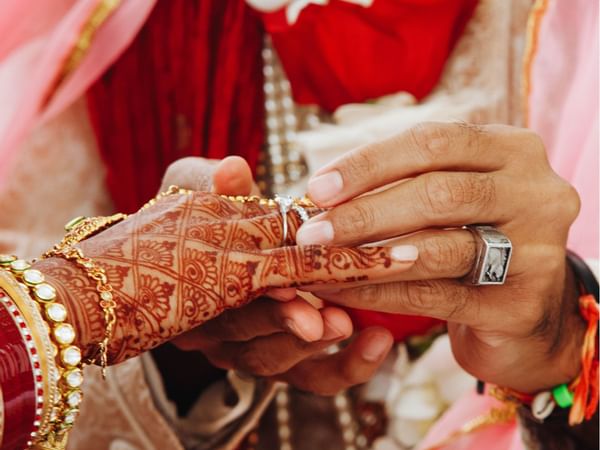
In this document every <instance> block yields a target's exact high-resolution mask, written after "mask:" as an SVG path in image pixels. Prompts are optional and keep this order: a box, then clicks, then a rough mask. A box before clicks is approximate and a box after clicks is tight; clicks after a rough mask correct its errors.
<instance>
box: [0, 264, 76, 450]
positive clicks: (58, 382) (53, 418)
mask: <svg viewBox="0 0 600 450" xmlns="http://www.w3.org/2000/svg"><path fill="white" fill-rule="evenodd" d="M11 258H14V257H11V256H6V255H2V256H0V265H1V266H2V267H3V268H4V269H5V270H4V271H3V272H4V273H5V274H6V273H7V272H9V273H11V274H12V275H13V276H14V277H15V279H16V280H18V281H19V282H20V283H19V284H17V287H19V288H21V295H20V296H19V295H18V294H19V291H17V290H16V289H15V286H14V285H13V286H11V285H10V283H6V282H4V283H3V287H5V290H6V291H7V293H8V294H9V295H11V294H12V295H14V297H13V299H17V301H21V304H20V305H19V306H20V311H21V312H22V313H23V315H24V317H25V318H27V317H28V315H27V312H28V311H29V313H31V312H32V311H33V310H34V308H27V307H26V305H27V304H35V305H36V306H37V309H38V311H39V312H41V314H42V315H43V317H44V318H45V322H42V323H43V325H42V327H43V328H44V329H45V331H46V332H47V333H44V334H47V335H48V336H49V340H50V342H47V341H46V342H47V345H46V348H47V349H48V350H47V351H46V352H45V354H46V355H48V354H50V355H51V358H50V360H54V362H55V364H56V366H55V370H56V374H57V376H56V377H55V378H52V377H51V376H50V377H49V379H50V380H52V381H53V383H51V384H53V385H54V386H55V388H56V391H55V392H53V391H52V390H51V389H49V391H48V392H49V394H48V397H47V398H48V400H49V401H48V402H47V403H48V407H49V408H50V411H49V414H48V415H47V416H46V414H44V416H41V417H40V431H39V433H38V435H37V436H34V437H35V438H36V445H37V446H40V447H42V448H59V449H62V448H64V447H65V446H66V440H67V433H68V431H69V430H70V428H71V427H72V426H73V423H74V422H75V419H76V417H77V414H78V413H79V404H80V403H81V400H82V397H83V394H82V391H81V389H80V387H81V384H82V383H83V370H82V369H83V367H82V359H81V350H80V349H79V347H77V346H76V345H73V342H75V340H76V334H75V329H74V328H73V326H72V325H71V324H69V323H68V322H67V309H66V307H65V306H64V305H63V304H62V303H59V302H57V301H56V298H57V295H56V289H55V288H54V287H53V286H52V285H50V284H49V283H47V282H46V280H45V277H44V274H42V273H41V272H40V271H39V270H36V269H32V268H31V264H30V263H29V262H27V261H25V260H22V259H16V258H14V259H13V260H12V261H11V262H8V261H9V260H10V259H11ZM4 278H5V279H6V277H4ZM25 288H26V289H28V291H29V295H27V296H23V295H22V294H24V293H25V292H24V290H25ZM42 345H43V344H42ZM38 348H44V347H43V346H41V347H38ZM38 353H40V352H38ZM49 374H50V375H51V374H52V370H51V369H50V368H49V367H48V364H46V375H47V376H48V375H49Z"/></svg>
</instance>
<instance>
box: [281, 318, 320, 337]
mask: <svg viewBox="0 0 600 450" xmlns="http://www.w3.org/2000/svg"><path fill="white" fill-rule="evenodd" d="M283 325H284V327H285V328H287V329H288V330H289V331H290V332H291V333H293V334H295V335H296V336H297V337H299V338H300V339H302V340H303V341H306V342H311V341H314V339H311V338H310V337H309V336H308V335H307V334H306V333H305V332H304V330H303V329H302V327H301V326H299V325H298V324H297V323H296V322H295V321H293V320H292V319H283Z"/></svg>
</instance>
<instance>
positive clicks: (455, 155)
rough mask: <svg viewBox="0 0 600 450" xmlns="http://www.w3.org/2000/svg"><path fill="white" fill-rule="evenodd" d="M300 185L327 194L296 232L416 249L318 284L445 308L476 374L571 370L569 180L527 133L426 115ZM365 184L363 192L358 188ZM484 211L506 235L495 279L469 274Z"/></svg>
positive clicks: (539, 380)
mask: <svg viewBox="0 0 600 450" xmlns="http://www.w3.org/2000/svg"><path fill="white" fill-rule="evenodd" d="M308 191H309V195H310V197H311V199H312V200H313V201H314V202H315V203H316V204H317V205H319V206H321V207H327V208H332V209H330V210H328V211H327V212H325V213H323V214H321V215H319V216H317V217H315V218H313V219H312V220H311V221H309V222H307V223H306V224H304V225H303V226H302V228H301V229H300V230H299V231H298V234H297V242H298V243H299V244H303V245H306V244H316V243H319V244H327V245H357V244H363V243H367V242H376V241H380V240H383V239H391V238H393V239H395V240H394V242H396V243H403V244H412V245H415V246H417V247H418V248H419V259H418V261H417V263H416V264H415V265H414V266H413V267H412V268H411V269H409V270H408V271H406V272H404V273H403V274H401V275H400V276H399V277H395V278H394V279H393V280H392V279H390V280H388V281H389V282H388V283H383V284H372V285H370V286H363V287H358V288H353V289H344V290H341V291H337V292H332V291H331V290H325V291H322V290H320V289H319V288H317V289H316V290H317V292H318V295H319V296H320V297H321V298H323V299H326V300H328V301H330V302H334V303H337V304H339V305H346V306H351V307H359V308H368V309H372V310H377V311H384V312H391V313H404V314H414V315H426V316H430V317H436V318H440V319H444V320H447V321H448V333H449V335H450V339H451V343H452V350H453V352H454V356H455V357H456V359H457V361H458V362H459V363H460V365H461V366H462V367H463V368H464V369H465V370H467V371H468V372H470V373H471V374H472V375H474V376H475V377H477V378H479V379H481V380H484V381H487V382H491V383H495V384H498V385H500V386H505V387H509V388H512V389H515V390H517V391H521V392H537V391H540V390H544V389H547V388H550V387H553V386H556V385H558V384H562V383H568V382H570V381H572V380H573V379H574V378H575V377H576V376H577V374H578V373H579V371H580V349H581V346H582V343H583V334H584V332H585V323H584V321H583V319H582V318H581V316H580V315H579V311H578V304H577V296H578V293H577V289H576V286H575V283H574V281H573V275H572V273H571V271H570V269H569V268H568V266H567V265H566V261H565V257H566V243H567V235H568V232H569V228H570V226H571V224H572V223H573V221H574V220H575V218H576V217H577V214H578V211H579V197H578V195H577V193H576V191H575V190H574V189H573V188H572V187H571V186H570V185H569V184H568V183H567V182H565V181H564V180H562V179H561V178H560V177H558V175H556V174H555V173H554V172H553V170H552V169H551V167H550V165H549V163H548V160H547V157H546V152H545V148H544V145H543V143H542V142H541V140H540V138H539V137H537V136H536V135H535V134H534V133H532V132H530V131H528V130H524V129H519V128H512V127H507V126H498V125H490V126H472V125H466V124H438V123H429V124H423V125H419V126H417V127H415V128H413V129H410V130H408V131H406V132H404V133H401V134H399V135H397V136H395V137H392V138H390V139H387V140H384V141H380V142H376V143H373V144H371V145H367V146H365V147H362V148H359V149H357V150H355V151H353V152H350V153H349V154H347V155H345V156H343V157H341V158H340V159H338V160H336V161H334V162H332V163H331V164H329V165H328V166H327V167H324V168H322V169H321V170H319V171H318V172H317V173H316V174H315V175H314V176H313V178H312V179H311V180H310V181H309V184H308ZM365 193H370V195H362V194H365ZM468 224H492V225H494V226H495V227H497V228H498V229H499V230H501V231H502V232H503V233H505V234H506V235H507V236H508V237H509V238H510V240H511V241H512V244H513V246H514V250H513V254H512V260H511V264H510V269H509V271H508V278H507V280H506V283H505V284H504V285H502V286H478V287H477V286H476V287H474V286H469V285H467V284H466V283H465V282H464V279H463V277H465V276H466V275H467V274H468V273H469V271H470V270H471V268H472V267H473V265H474V262H475V254H476V242H475V239H474V237H473V235H472V234H471V233H470V232H469V231H467V230H464V229H462V228H461V227H462V226H463V225H468Z"/></svg>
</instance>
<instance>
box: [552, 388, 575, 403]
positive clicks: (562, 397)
mask: <svg viewBox="0 0 600 450" xmlns="http://www.w3.org/2000/svg"><path fill="white" fill-rule="evenodd" d="M552 397H554V401H555V402H556V404H557V405H558V406H560V407H561V408H569V407H570V406H571V405H573V393H572V392H571V391H569V388H568V386H567V385H566V384H561V385H559V386H556V387H555V388H554V389H552Z"/></svg>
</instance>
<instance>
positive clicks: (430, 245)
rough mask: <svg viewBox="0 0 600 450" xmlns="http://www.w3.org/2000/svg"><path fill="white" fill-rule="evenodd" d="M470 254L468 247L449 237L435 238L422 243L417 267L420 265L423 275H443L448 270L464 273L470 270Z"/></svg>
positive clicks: (470, 250) (470, 249)
mask: <svg viewBox="0 0 600 450" xmlns="http://www.w3.org/2000/svg"><path fill="white" fill-rule="evenodd" d="M473 242H474V241H473ZM471 253H472V248H471V247H470V246H464V245H461V244H460V243H459V242H457V241H456V240H454V239H452V238H450V237H446V236H436V237H435V238H432V239H427V240H426V241H425V242H424V243H423V247H422V250H420V251H419V254H420V255H421V256H420V257H419V258H418V259H417V267H419V264H420V266H421V267H420V269H421V270H422V271H423V272H424V273H426V274H433V275H435V274H439V273H445V272H447V271H448V269H453V272H464V271H466V270H468V269H469V268H470V261H471Z"/></svg>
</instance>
